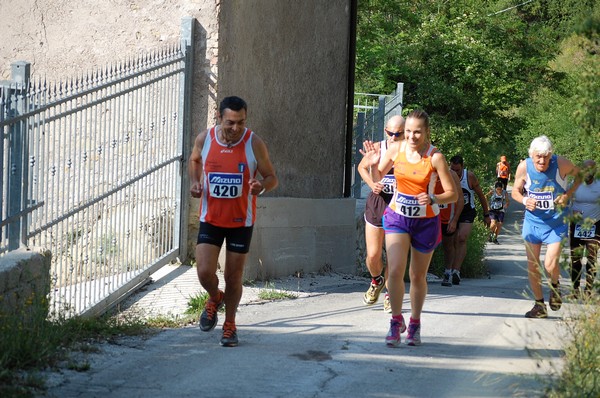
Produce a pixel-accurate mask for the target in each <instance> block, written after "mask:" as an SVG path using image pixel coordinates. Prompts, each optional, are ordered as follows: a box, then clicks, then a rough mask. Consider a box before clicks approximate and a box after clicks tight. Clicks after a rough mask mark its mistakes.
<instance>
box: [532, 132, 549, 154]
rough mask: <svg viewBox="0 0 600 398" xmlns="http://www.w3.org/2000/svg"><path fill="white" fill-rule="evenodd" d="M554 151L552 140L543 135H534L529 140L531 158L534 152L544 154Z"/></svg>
mask: <svg viewBox="0 0 600 398" xmlns="http://www.w3.org/2000/svg"><path fill="white" fill-rule="evenodd" d="M553 152H554V148H553V147H552V141H550V138H548V137H546V136H545V135H541V136H539V137H536V138H534V139H533V141H531V145H529V157H530V158H532V157H533V154H534V153H537V154H538V155H542V156H546V155H548V154H551V153H553Z"/></svg>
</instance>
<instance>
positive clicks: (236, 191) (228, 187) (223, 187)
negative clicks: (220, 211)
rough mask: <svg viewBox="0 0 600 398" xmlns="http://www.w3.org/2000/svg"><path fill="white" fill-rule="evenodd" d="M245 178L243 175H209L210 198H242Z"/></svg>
mask: <svg viewBox="0 0 600 398" xmlns="http://www.w3.org/2000/svg"><path fill="white" fill-rule="evenodd" d="M243 182H244V176H243V174H241V173H208V188H209V190H210V196H212V197H214V198H221V199H233V198H239V197H240V196H242V187H243V185H242V184H243Z"/></svg>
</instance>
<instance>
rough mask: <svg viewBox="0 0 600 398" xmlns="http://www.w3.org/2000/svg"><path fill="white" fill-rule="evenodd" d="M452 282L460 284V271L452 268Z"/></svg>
mask: <svg viewBox="0 0 600 398" xmlns="http://www.w3.org/2000/svg"><path fill="white" fill-rule="evenodd" d="M452 284H453V285H460V271H457V270H454V271H453V272H452Z"/></svg>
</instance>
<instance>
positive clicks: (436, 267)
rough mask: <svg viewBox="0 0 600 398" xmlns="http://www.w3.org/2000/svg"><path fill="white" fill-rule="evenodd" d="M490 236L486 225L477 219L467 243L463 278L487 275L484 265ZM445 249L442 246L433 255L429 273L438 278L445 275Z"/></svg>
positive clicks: (462, 268) (462, 271) (461, 273)
mask: <svg viewBox="0 0 600 398" xmlns="http://www.w3.org/2000/svg"><path fill="white" fill-rule="evenodd" d="M488 236H489V232H488V229H487V228H486V227H485V224H484V223H483V222H482V221H480V220H479V219H476V220H475V222H474V223H473V229H472V231H471V235H469V240H468V241H467V255H466V256H465V259H464V261H463V264H462V266H461V269H460V275H461V277H465V278H481V277H483V276H484V275H486V274H487V269H486V267H485V263H484V261H483V260H484V255H485V244H486V242H487V239H488ZM444 269H445V267H444V249H443V247H442V245H441V244H440V245H439V246H438V248H437V249H436V250H435V253H433V258H432V259H431V265H430V266H429V272H431V273H432V274H435V275H437V276H442V275H443V274H444Z"/></svg>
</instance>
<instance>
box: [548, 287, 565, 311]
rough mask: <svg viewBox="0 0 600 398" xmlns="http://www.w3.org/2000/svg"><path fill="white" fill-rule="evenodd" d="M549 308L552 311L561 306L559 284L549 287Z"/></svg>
mask: <svg viewBox="0 0 600 398" xmlns="http://www.w3.org/2000/svg"><path fill="white" fill-rule="evenodd" d="M548 304H549V305H550V309H551V310H552V311H558V310H559V309H560V307H561V306H562V298H561V296H560V285H558V284H557V285H556V286H551V287H550V300H548Z"/></svg>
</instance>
